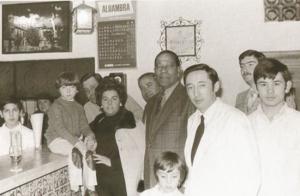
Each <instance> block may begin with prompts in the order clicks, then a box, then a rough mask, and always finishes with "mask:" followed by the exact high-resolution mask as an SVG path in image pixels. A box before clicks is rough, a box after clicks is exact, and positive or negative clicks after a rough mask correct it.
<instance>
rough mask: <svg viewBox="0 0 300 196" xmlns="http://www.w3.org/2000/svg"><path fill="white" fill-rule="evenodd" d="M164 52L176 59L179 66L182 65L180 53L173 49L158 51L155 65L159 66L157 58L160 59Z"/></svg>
mask: <svg viewBox="0 0 300 196" xmlns="http://www.w3.org/2000/svg"><path fill="white" fill-rule="evenodd" d="M163 54H169V55H170V56H171V57H172V58H173V59H174V61H175V63H176V66H177V67H179V66H180V59H179V57H178V55H177V54H176V53H175V52H173V51H171V50H163V51H161V52H160V53H158V55H156V57H155V60H154V65H155V67H156V66H157V59H158V57H160V56H161V55H163Z"/></svg>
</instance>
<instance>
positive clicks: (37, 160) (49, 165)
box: [0, 147, 70, 195]
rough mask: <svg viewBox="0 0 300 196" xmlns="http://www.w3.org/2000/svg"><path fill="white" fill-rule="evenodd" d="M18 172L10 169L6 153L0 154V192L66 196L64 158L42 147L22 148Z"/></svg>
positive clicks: (66, 184)
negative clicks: (20, 169) (39, 148)
mask: <svg viewBox="0 0 300 196" xmlns="http://www.w3.org/2000/svg"><path fill="white" fill-rule="evenodd" d="M20 165H21V167H22V168H23V170H22V171H21V172H18V173H15V172H11V171H10V169H11V167H12V165H11V160H10V157H9V156H8V155H5V156H0V195H18V194H19V195H33V194H34V195H45V194H47V195H48V194H49V195H50V193H52V194H53V195H68V194H67V193H68V192H69V190H70V189H69V181H68V170H67V157H65V156H61V155H57V154H53V153H51V152H50V151H49V150H48V149H47V148H46V147H43V148H42V149H41V150H35V149H30V150H25V151H23V154H22V161H21V164H20Z"/></svg>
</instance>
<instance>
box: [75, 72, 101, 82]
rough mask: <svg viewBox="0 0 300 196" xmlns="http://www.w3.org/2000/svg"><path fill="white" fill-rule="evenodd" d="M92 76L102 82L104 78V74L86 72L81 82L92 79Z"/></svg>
mask: <svg viewBox="0 0 300 196" xmlns="http://www.w3.org/2000/svg"><path fill="white" fill-rule="evenodd" d="M91 77H94V78H95V79H96V80H97V82H98V83H99V84H100V82H101V80H102V76H101V75H100V74H98V73H87V74H84V75H83V76H82V77H81V79H80V83H81V84H82V83H83V82H84V81H86V80H88V79H90V78H91Z"/></svg>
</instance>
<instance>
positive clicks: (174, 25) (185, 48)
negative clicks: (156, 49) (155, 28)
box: [158, 17, 204, 64]
mask: <svg viewBox="0 0 300 196" xmlns="http://www.w3.org/2000/svg"><path fill="white" fill-rule="evenodd" d="M200 26H201V21H200V20H186V19H184V18H182V17H179V19H177V20H172V21H164V20H162V21H161V30H160V40H159V42H158V43H159V44H160V48H161V50H171V51H173V52H175V53H176V54H177V55H178V57H179V59H180V61H181V63H183V64H184V63H187V62H189V63H199V62H200V50H201V46H202V44H203V42H204V41H203V39H202V35H201V33H200V30H201V29H200Z"/></svg>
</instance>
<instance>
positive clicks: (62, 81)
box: [55, 71, 80, 89]
mask: <svg viewBox="0 0 300 196" xmlns="http://www.w3.org/2000/svg"><path fill="white" fill-rule="evenodd" d="M79 84H80V82H79V78H78V75H77V74H75V73H74V72H71V71H70V72H62V73H60V74H59V75H58V77H57V79H56V81H55V87H56V88H57V89H59V88H60V87H62V86H73V85H74V86H76V88H77V89H78V87H79Z"/></svg>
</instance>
